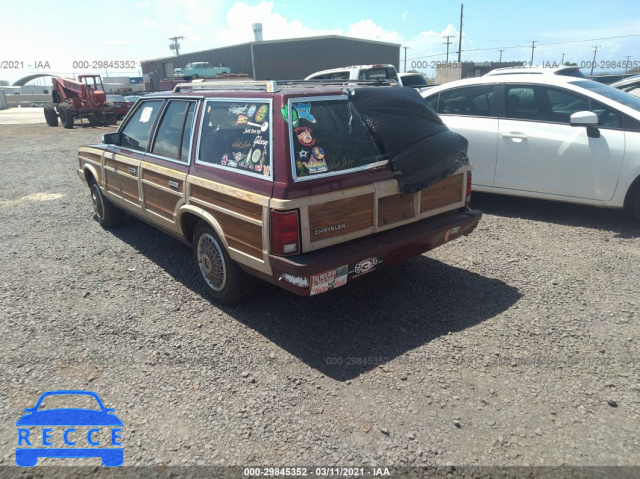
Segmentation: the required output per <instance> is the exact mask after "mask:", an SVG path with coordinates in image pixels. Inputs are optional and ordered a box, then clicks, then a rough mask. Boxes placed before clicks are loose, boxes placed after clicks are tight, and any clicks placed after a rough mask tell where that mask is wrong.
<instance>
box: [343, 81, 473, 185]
mask: <svg viewBox="0 0 640 479" xmlns="http://www.w3.org/2000/svg"><path fill="white" fill-rule="evenodd" d="M349 99H350V101H351V102H352V104H353V107H354V108H355V109H356V110H357V111H358V113H359V114H360V115H361V116H362V118H363V120H364V121H365V123H366V124H367V126H368V127H369V129H370V130H371V134H372V136H373V139H374V140H375V142H376V143H377V144H378V146H379V147H380V148H381V149H382V151H383V152H384V153H385V154H386V155H387V156H388V158H389V160H390V163H391V169H392V170H393V171H394V173H395V175H394V176H395V178H396V180H397V181H398V184H399V187H400V191H402V193H405V194H409V193H414V192H416V191H420V190H422V189H424V188H426V187H428V186H430V185H432V184H434V183H436V182H438V181H440V180H442V179H444V178H446V177H447V176H448V175H450V174H452V173H454V172H455V171H456V170H457V169H458V168H460V167H461V166H463V165H465V164H466V163H467V162H468V158H467V146H468V142H467V140H466V138H464V137H463V136H461V135H458V134H457V133H454V132H452V131H451V130H449V129H448V128H447V127H446V125H445V124H444V123H443V122H442V120H441V119H440V118H439V117H438V115H437V114H436V112H434V111H433V109H431V108H430V107H429V106H428V105H427V104H426V102H425V101H424V99H423V98H422V97H421V96H420V94H419V93H418V92H417V91H416V90H414V89H413V88H402V87H399V88H387V87H380V88H355V89H353V90H351V91H350V95H349Z"/></svg>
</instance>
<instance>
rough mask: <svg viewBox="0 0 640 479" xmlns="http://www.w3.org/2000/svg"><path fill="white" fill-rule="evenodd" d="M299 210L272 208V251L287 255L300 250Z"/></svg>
mask: <svg viewBox="0 0 640 479" xmlns="http://www.w3.org/2000/svg"><path fill="white" fill-rule="evenodd" d="M299 231H300V228H299V221H298V210H290V211H276V210H271V252H272V253H273V254H277V255H281V256H286V255H291V254H297V253H299V252H300V233H299Z"/></svg>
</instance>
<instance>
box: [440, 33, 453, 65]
mask: <svg viewBox="0 0 640 479" xmlns="http://www.w3.org/2000/svg"><path fill="white" fill-rule="evenodd" d="M442 38H446V39H447V43H443V45H446V46H447V65H448V64H449V45H451V40H449V39H450V38H453V35H445V36H444V37H442Z"/></svg>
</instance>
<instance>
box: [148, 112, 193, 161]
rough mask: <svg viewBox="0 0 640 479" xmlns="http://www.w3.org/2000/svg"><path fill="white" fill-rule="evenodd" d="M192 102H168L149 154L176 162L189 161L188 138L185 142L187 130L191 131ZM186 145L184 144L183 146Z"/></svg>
mask: <svg viewBox="0 0 640 479" xmlns="http://www.w3.org/2000/svg"><path fill="white" fill-rule="evenodd" d="M194 108H195V103H194V102H187V101H170V102H169V105H168V106H167V108H165V110H164V114H163V116H162V119H161V120H160V126H159V127H158V133H157V134H156V139H155V141H154V143H153V148H152V149H151V153H154V154H156V155H160V156H166V157H169V158H174V159H176V160H182V161H189V158H188V156H189V144H188V143H189V138H190V135H189V136H187V139H186V141H185V133H186V131H187V129H188V130H189V131H190V130H191V124H190V123H192V120H193V109H194ZM183 143H186V144H183Z"/></svg>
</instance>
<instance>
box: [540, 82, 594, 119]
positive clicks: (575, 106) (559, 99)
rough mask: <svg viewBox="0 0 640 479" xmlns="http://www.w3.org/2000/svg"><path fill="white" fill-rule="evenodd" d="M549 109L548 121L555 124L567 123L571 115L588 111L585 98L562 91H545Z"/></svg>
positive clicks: (550, 89) (587, 102)
mask: <svg viewBox="0 0 640 479" xmlns="http://www.w3.org/2000/svg"><path fill="white" fill-rule="evenodd" d="M547 92H548V95H549V104H550V108H551V115H550V120H549V121H553V122H556V123H569V122H570V117H571V115H572V114H573V113H576V112H578V111H589V101H588V100H587V99H586V98H583V97H581V96H578V95H575V94H573V93H570V92H567V91H564V90H555V89H552V88H549V89H547Z"/></svg>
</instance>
